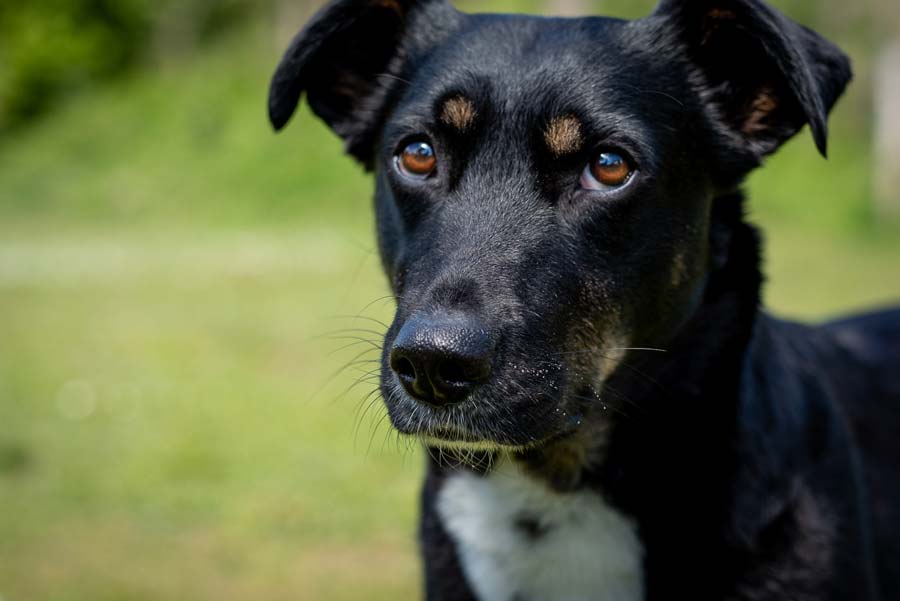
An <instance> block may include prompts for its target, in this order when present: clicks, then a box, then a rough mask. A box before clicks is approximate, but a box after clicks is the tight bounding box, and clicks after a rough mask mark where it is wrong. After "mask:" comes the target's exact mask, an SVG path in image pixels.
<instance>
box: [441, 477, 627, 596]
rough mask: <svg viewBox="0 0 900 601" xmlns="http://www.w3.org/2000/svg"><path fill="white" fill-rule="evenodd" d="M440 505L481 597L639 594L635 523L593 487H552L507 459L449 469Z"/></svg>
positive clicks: (450, 532) (476, 592)
mask: <svg viewBox="0 0 900 601" xmlns="http://www.w3.org/2000/svg"><path fill="white" fill-rule="evenodd" d="M438 512H439V514H440V516H441V519H442V520H443V523H444V527H445V528H446V529H447V532H448V533H449V534H450V536H451V537H452V538H453V540H454V541H455V542H456V545H457V550H458V552H459V555H460V561H461V564H462V566H463V570H464V571H465V573H466V578H467V580H468V582H469V583H470V585H471V586H472V588H473V589H474V592H475V594H476V595H477V596H478V598H479V599H480V600H481V601H639V600H640V599H643V594H644V585H643V574H642V555H643V549H642V546H641V542H640V540H639V539H638V536H637V533H636V531H635V527H634V524H633V523H632V522H631V521H630V520H629V519H628V518H626V517H625V516H624V515H623V514H621V513H620V512H618V511H616V510H615V509H613V508H612V507H610V506H609V505H607V504H606V503H605V502H604V501H603V499H602V498H601V497H600V495H597V494H596V493H593V492H589V491H584V492H575V493H568V494H558V493H554V492H552V491H550V490H549V489H547V488H546V487H545V486H544V485H542V484H541V483H540V482H537V481H536V480H533V479H532V478H529V477H527V476H525V475H524V474H522V473H521V472H520V471H519V468H518V467H517V466H515V465H514V464H510V463H504V464H502V465H500V466H498V467H497V468H496V469H495V470H494V471H492V472H491V474H490V475H489V476H486V477H481V476H478V475H475V474H470V473H459V474H455V475H453V476H451V477H450V478H449V479H448V480H447V481H446V482H445V483H444V486H443V488H442V489H441V492H440V496H439V497H438Z"/></svg>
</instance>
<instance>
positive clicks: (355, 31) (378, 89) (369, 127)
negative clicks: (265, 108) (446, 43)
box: [269, 0, 459, 164]
mask: <svg viewBox="0 0 900 601" xmlns="http://www.w3.org/2000/svg"><path fill="white" fill-rule="evenodd" d="M458 15H459V13H457V12H456V11H455V10H454V9H453V8H452V7H451V6H450V4H449V3H447V2H446V1H445V0H332V1H331V2H329V3H328V4H327V5H325V7H324V8H322V9H321V10H320V11H319V12H318V13H317V14H316V15H315V16H313V18H312V19H310V21H309V23H307V25H306V27H304V28H303V29H302V30H301V31H300V33H298V34H297V36H296V37H295V38H294V39H293V41H292V42H291V45H290V47H288V49H287V51H286V52H285V54H284V56H283V57H282V59H281V62H280V63H279V65H278V68H277V69H276V70H275V74H274V75H273V76H272V83H271V85H270V87H269V119H270V120H271V122H272V125H273V126H274V127H275V129H276V130H280V129H281V128H282V127H284V126H285V125H286V124H287V122H288V121H289V120H290V118H291V116H292V115H293V114H294V111H295V110H296V108H297V104H298V103H299V102H300V96H301V95H302V94H303V93H304V92H305V93H306V97H307V101H308V102H309V105H310V107H311V108H312V110H313V112H314V113H315V114H316V115H318V116H319V117H320V118H321V119H322V120H323V121H325V123H327V124H328V125H329V127H331V129H332V130H334V132H335V133H336V134H337V135H338V136H340V137H341V138H343V140H344V142H345V143H346V148H347V152H348V153H350V154H351V155H353V156H354V157H356V158H357V159H358V160H360V161H361V162H363V163H366V164H369V163H370V162H371V155H372V148H373V144H374V139H373V135H374V132H375V131H376V130H377V129H378V125H379V123H380V120H381V119H382V118H383V117H384V111H385V108H386V106H387V104H388V101H389V96H390V94H391V92H392V90H394V89H396V88H397V86H398V84H402V83H404V80H403V78H402V77H400V76H401V74H402V73H403V69H404V67H405V63H406V62H407V61H408V60H409V59H410V58H411V55H413V54H415V53H421V52H424V51H426V50H427V49H428V48H429V47H431V46H432V45H433V44H434V43H435V42H436V40H437V38H438V37H439V36H440V35H441V33H442V32H444V31H446V30H448V29H449V28H450V27H451V26H452V25H453V23H454V21H455V20H456V18H457V17H458Z"/></svg>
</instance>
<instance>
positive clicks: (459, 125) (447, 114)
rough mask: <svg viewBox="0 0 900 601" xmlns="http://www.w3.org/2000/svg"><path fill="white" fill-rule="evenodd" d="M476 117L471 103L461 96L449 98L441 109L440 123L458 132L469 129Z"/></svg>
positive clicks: (476, 113)
mask: <svg viewBox="0 0 900 601" xmlns="http://www.w3.org/2000/svg"><path fill="white" fill-rule="evenodd" d="M477 115H478V111H476V110H475V105H474V104H472V101H471V100H469V99H468V98H464V97H462V96H454V97H453V98H450V99H449V100H447V101H446V102H445V103H444V106H443V108H442V109H441V121H443V122H444V123H446V124H447V125H449V126H451V127H453V128H455V129H458V130H459V131H466V130H467V129H469V127H471V125H472V123H474V122H475V117H476V116H477Z"/></svg>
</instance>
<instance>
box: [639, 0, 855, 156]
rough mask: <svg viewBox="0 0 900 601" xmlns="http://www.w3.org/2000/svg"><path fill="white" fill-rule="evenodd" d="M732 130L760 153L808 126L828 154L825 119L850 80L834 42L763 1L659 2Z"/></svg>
mask: <svg viewBox="0 0 900 601" xmlns="http://www.w3.org/2000/svg"><path fill="white" fill-rule="evenodd" d="M654 15H656V16H661V17H663V18H665V19H666V20H667V21H669V23H670V24H671V25H672V26H674V27H675V28H676V31H677V35H678V36H679V39H680V41H681V43H682V44H683V45H684V46H685V48H686V50H687V52H688V56H689V59H690V60H691V62H692V63H693V64H694V65H696V66H697V67H698V68H699V71H700V74H701V77H702V79H703V80H704V82H703V86H704V93H705V94H704V95H705V96H707V97H708V102H711V103H712V104H713V106H714V110H715V111H716V112H717V113H718V115H719V117H720V118H721V119H722V120H723V121H724V123H725V126H726V127H727V128H728V129H729V130H730V133H731V134H733V135H736V136H738V139H739V140H741V141H744V142H745V143H746V144H747V146H748V148H749V149H750V150H751V152H752V153H753V154H754V155H755V156H756V157H757V158H762V157H763V156H765V155H768V154H770V153H772V152H774V151H775V150H776V149H777V148H778V147H779V146H780V145H781V144H782V143H783V142H785V141H786V140H787V139H788V138H790V137H791V136H793V135H794V134H795V133H797V131H799V130H800V128H802V127H803V125H804V124H807V123H808V124H809V127H810V130H811V131H812V135H813V139H814V140H815V142H816V146H817V147H818V149H819V152H821V153H822V155H823V156H825V155H826V152H827V137H828V126H827V118H828V113H829V111H830V110H831V107H832V106H834V103H835V102H836V101H837V99H838V97H839V96H840V95H841V94H842V93H843V91H844V88H845V87H846V85H847V83H848V82H849V81H850V78H851V71H850V61H849V59H848V58H847V56H846V55H844V53H842V52H841V51H840V50H839V49H838V48H837V47H836V46H834V45H833V44H832V43H830V42H829V41H827V40H825V39H824V38H822V37H821V36H819V35H818V34H816V33H815V32H813V31H811V30H809V29H807V28H806V27H803V26H802V25H800V24H798V23H795V22H794V21H791V20H790V19H788V18H787V17H785V16H784V15H782V14H781V13H779V12H778V11H776V10H775V9H773V8H771V7H770V6H768V5H767V4H765V3H763V2H762V1H761V0H662V2H661V3H660V5H659V6H658V7H657V9H656V11H655V13H654Z"/></svg>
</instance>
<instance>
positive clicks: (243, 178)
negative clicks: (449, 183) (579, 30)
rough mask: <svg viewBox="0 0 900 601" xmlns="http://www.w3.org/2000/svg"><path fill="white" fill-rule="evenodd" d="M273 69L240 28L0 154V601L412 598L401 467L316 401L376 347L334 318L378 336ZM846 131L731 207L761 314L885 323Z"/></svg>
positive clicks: (353, 420) (342, 188)
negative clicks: (279, 110) (741, 228)
mask: <svg viewBox="0 0 900 601" xmlns="http://www.w3.org/2000/svg"><path fill="white" fill-rule="evenodd" d="M278 50H279V48H277V47H276V45H274V44H272V43H271V42H270V41H269V40H268V37H266V32H265V31H264V29H262V28H255V29H254V28H250V29H248V31H247V32H245V33H244V34H242V35H241V36H238V37H234V38H230V39H228V40H225V41H223V43H222V44H221V45H220V46H219V47H217V48H212V49H210V50H209V51H208V52H205V53H203V54H202V55H200V56H198V57H196V58H195V59H192V60H191V61H189V62H186V63H184V64H180V65H176V66H174V67H167V68H164V69H159V70H157V71H155V72H151V73H148V74H144V75H141V76H135V77H133V78H130V79H127V80H123V81H120V82H118V83H115V84H113V85H111V86H109V87H107V88H104V89H100V90H95V91H91V92H89V93H87V94H85V95H83V96H81V97H78V98H75V99H73V100H72V101H71V102H70V103H69V104H68V105H67V106H66V107H65V108H64V109H63V110H61V111H60V112H59V113H57V114H55V115H53V116H51V117H50V118H48V119H46V120H44V121H43V122H41V123H40V124H38V125H37V126H36V127H34V128H32V129H30V130H28V131H24V132H21V133H19V134H17V137H16V138H13V139H7V140H4V141H3V142H2V144H0V507H2V508H3V511H2V512H0V598H2V599H3V601H43V600H54V601H55V600H60V601H97V600H117V601H119V600H129V601H130V600H138V601H139V600H144V599H146V600H149V599H229V600H230V599H265V600H272V599H274V600H278V599H292V600H297V599H300V600H303V599H310V600H319V599H338V600H340V599H367V600H375V601H377V600H379V599H409V598H414V597H415V594H416V591H417V590H418V586H419V583H418V571H417V570H418V567H417V564H416V561H415V550H414V544H413V541H414V514H415V502H416V499H415V497H416V490H417V480H418V476H419V472H420V470H421V461H420V460H421V458H420V456H419V455H418V453H416V452H415V451H408V450H407V449H406V447H405V446H402V445H401V446H400V447H399V448H398V446H397V444H396V441H395V439H394V438H393V436H392V435H391V434H390V432H389V430H388V428H387V427H386V424H385V423H384V422H383V421H381V422H379V418H380V417H381V416H382V415H383V413H381V412H380V410H379V408H378V406H377V405H376V406H374V407H372V408H371V409H370V410H368V412H366V406H365V405H364V403H363V398H364V396H365V393H366V392H368V390H370V389H371V388H372V385H371V383H368V382H364V383H363V384H362V385H360V386H359V387H357V388H356V389H353V390H351V391H350V392H348V393H346V394H342V393H343V392H344V391H345V390H346V389H347V388H348V387H349V386H351V385H352V384H353V382H354V381H355V379H356V378H357V377H358V376H359V375H360V374H359V373H358V372H357V371H354V369H353V368H352V367H351V368H350V369H348V370H345V371H344V372H342V373H340V374H339V375H337V376H335V377H334V378H330V374H333V373H334V372H335V371H337V370H338V369H339V368H340V366H341V365H342V364H343V363H345V362H347V361H349V360H351V359H352V358H353V357H354V355H355V354H356V351H357V350H359V351H362V350H364V349H367V348H369V347H368V345H367V343H365V342H361V343H359V344H358V345H356V346H353V347H350V348H345V349H343V350H339V349H340V348H341V347H342V346H344V345H346V344H349V343H354V342H358V341H357V340H354V339H347V340H344V339H340V337H341V336H351V337H352V336H356V335H357V333H354V332H337V331H338V330H342V329H346V328H364V329H370V328H372V326H373V325H374V329H375V330H378V329H379V326H378V325H377V324H374V323H373V322H369V321H367V320H366V319H364V318H358V319H350V318H346V317H339V316H342V315H356V314H358V313H362V314H363V315H365V316H367V317H371V318H374V319H381V320H386V319H389V318H390V314H391V310H392V306H391V303H390V301H389V300H386V299H385V298H384V297H385V295H386V294H387V291H386V287H385V285H384V282H383V280H382V277H381V275H380V273H379V268H378V261H377V257H376V256H375V253H374V242H373V239H372V231H371V230H372V221H371V215H370V208H369V205H370V201H369V199H370V194H371V193H370V183H369V181H368V180H367V178H366V177H365V175H364V174H363V173H362V172H361V171H360V169H358V168H357V167H356V166H355V165H354V164H352V163H351V162H350V161H349V160H348V159H346V158H344V157H343V156H342V155H341V149H340V144H339V143H338V142H336V141H335V140H334V139H333V138H332V137H331V136H330V134H329V133H328V132H327V131H326V130H325V129H324V127H322V126H321V125H320V124H318V123H316V122H314V120H313V119H312V118H311V117H310V116H309V115H308V113H307V112H306V111H305V110H304V111H302V113H301V114H300V115H299V116H298V119H297V123H295V124H293V126H292V127H291V128H290V129H288V130H287V132H286V133H285V134H284V135H281V136H274V135H272V134H271V132H270V131H269V129H268V126H267V123H266V121H265V115H264V92H265V84H266V79H267V75H268V72H269V69H270V68H271V64H272V63H273V62H274V60H275V59H276V58H277V53H278ZM851 121H852V120H851V119H850V117H848V116H847V115H843V114H841V113H840V112H839V114H838V116H837V120H836V125H835V130H836V132H837V134H838V135H837V137H836V138H835V139H834V140H833V142H832V158H831V160H830V161H829V162H825V161H821V160H819V159H817V158H816V156H815V154H814V149H813V146H812V143H811V141H810V140H809V139H808V137H807V136H806V135H802V136H800V137H799V138H798V139H797V140H796V141H795V142H792V143H791V144H790V145H789V147H788V148H786V149H785V153H784V154H783V155H779V156H778V157H777V158H775V159H773V160H772V162H771V164H770V165H769V166H768V167H767V168H766V171H764V172H763V174H760V175H758V176H755V177H754V178H753V179H752V181H751V186H750V187H751V191H752V197H753V202H752V203H751V206H752V207H753V208H752V214H753V217H754V219H755V220H757V221H759V222H761V223H762V224H763V225H764V226H765V229H766V232H767V234H768V240H769V245H768V252H767V257H768V259H767V264H768V267H769V269H768V271H769V273H770V276H771V277H770V280H771V284H770V286H769V287H768V288H767V300H768V303H769V304H770V305H771V306H772V307H773V308H774V309H776V310H777V311H779V312H782V313H787V314H790V315H797V316H804V317H820V316H825V315H829V314H832V313H835V312H838V311H843V310H847V309H851V308H857V307H861V306H864V305H868V304H878V303H883V302H887V301H890V300H896V299H897V298H900V236H898V235H897V234H898V233H900V230H898V228H897V226H896V225H891V224H878V223H875V222H874V221H873V219H872V217H871V215H870V214H869V211H868V209H867V194H868V184H867V177H866V173H867V171H866V165H867V164H868V150H867V143H866V139H865V137H864V136H860V135H859V134H858V132H857V131H856V130H855V129H854V126H853V124H852V122H851ZM329 332H332V334H330V335H329V334H328V333H329ZM361 334H362V335H363V336H369V335H370V333H366V332H363V333H361ZM332 351H337V352H334V353H333V354H330V353H332ZM371 357H374V353H373V352H369V353H367V354H365V355H364V358H371ZM366 365H369V364H360V365H359V366H355V367H361V368H365V366H366ZM359 413H366V417H364V418H363V419H361V420H360V416H359ZM360 423H361V425H359V424H360Z"/></svg>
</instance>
